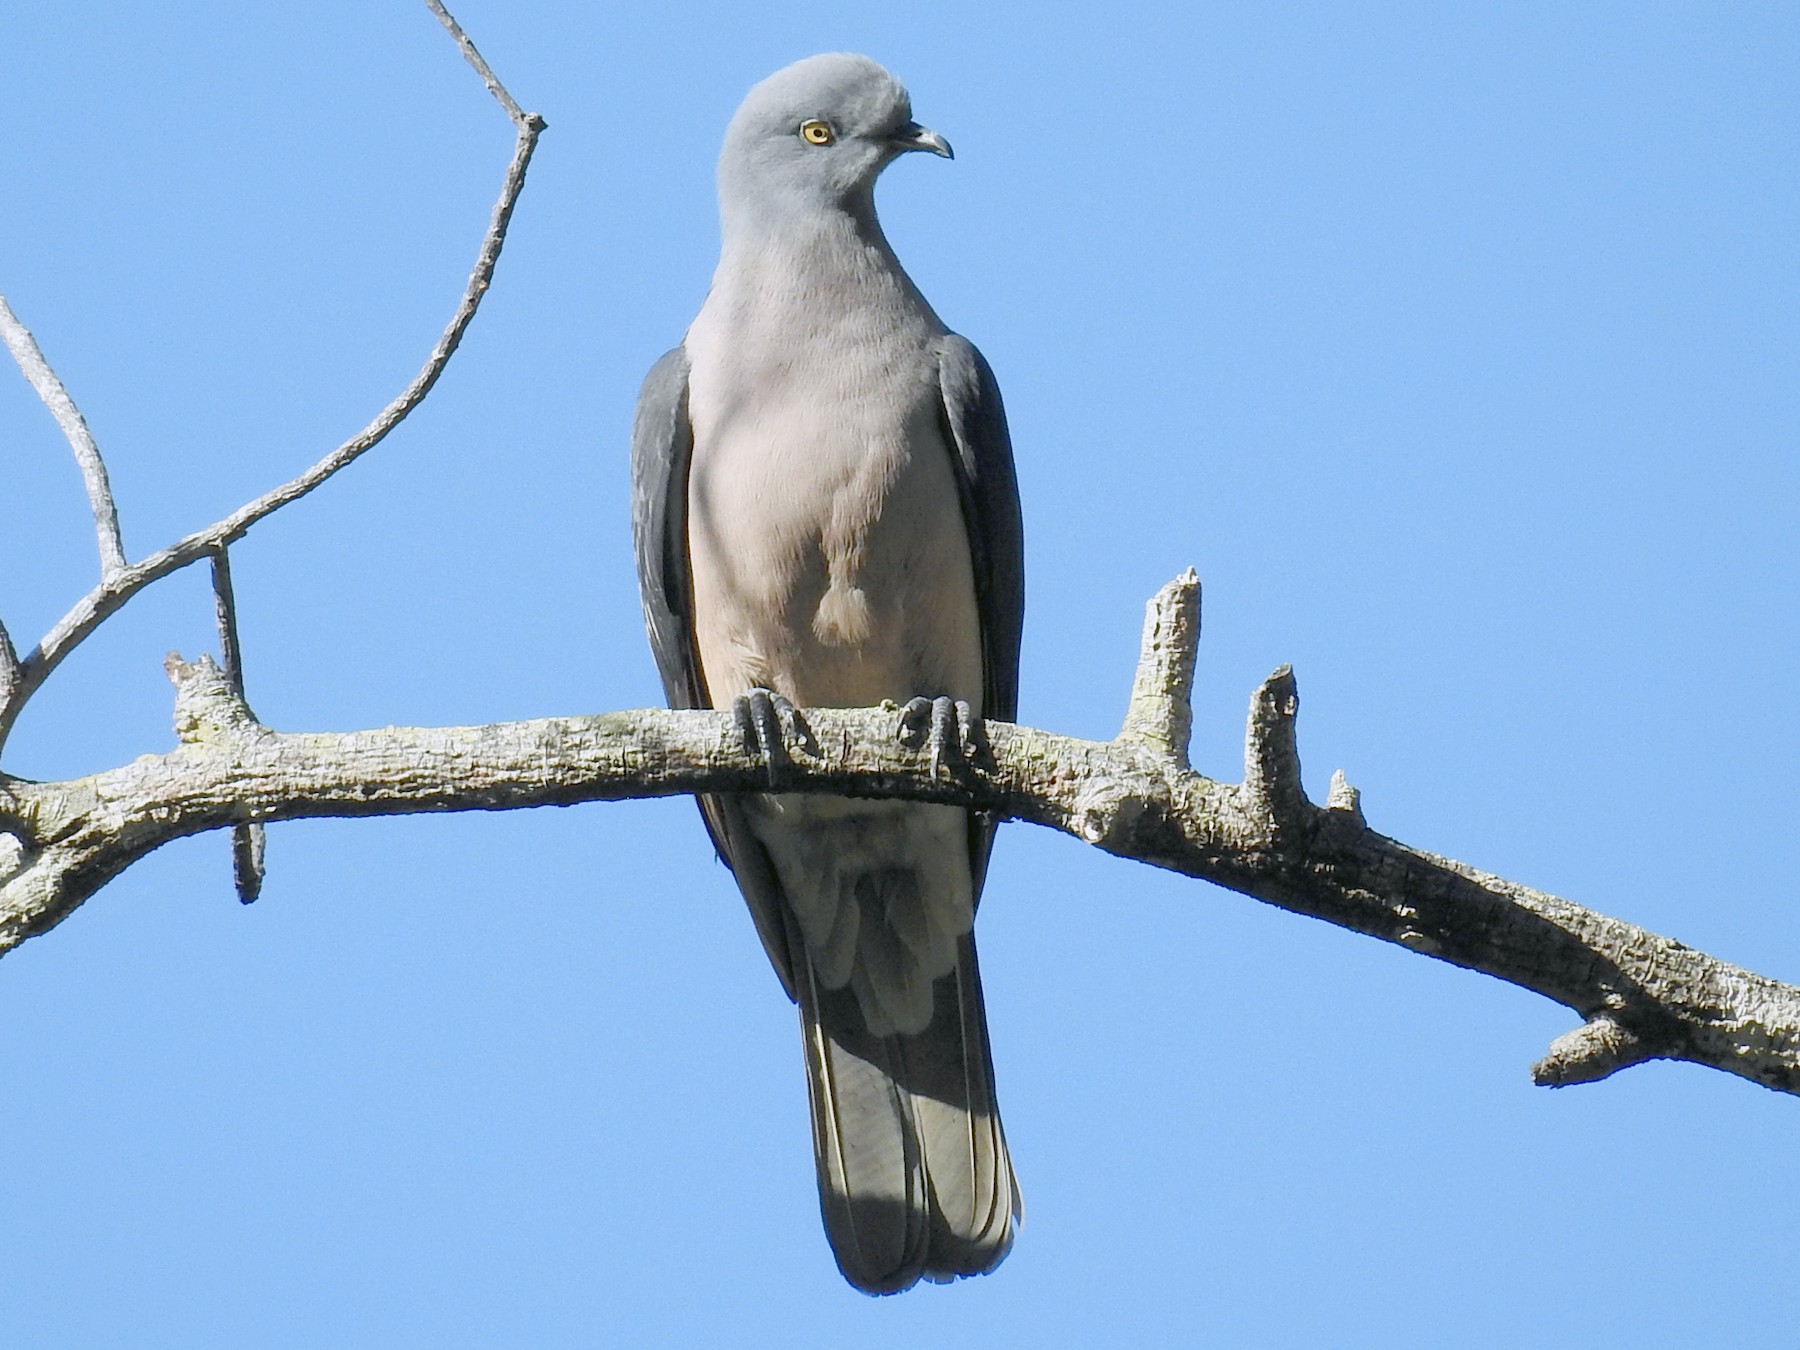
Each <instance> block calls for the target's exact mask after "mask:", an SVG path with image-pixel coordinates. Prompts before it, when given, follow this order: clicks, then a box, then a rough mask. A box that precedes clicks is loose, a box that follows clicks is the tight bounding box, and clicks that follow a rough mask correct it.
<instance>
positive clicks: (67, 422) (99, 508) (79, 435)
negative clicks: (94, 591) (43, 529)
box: [0, 295, 125, 579]
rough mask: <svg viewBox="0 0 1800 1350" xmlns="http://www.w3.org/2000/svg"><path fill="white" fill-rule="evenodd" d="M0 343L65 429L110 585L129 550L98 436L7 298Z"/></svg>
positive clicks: (0, 303) (0, 312)
mask: <svg viewBox="0 0 1800 1350" xmlns="http://www.w3.org/2000/svg"><path fill="white" fill-rule="evenodd" d="M0 341H4V342H5V343H6V349H7V350H8V351H9V352H11V353H12V357H13V360H15V361H17V362H18V363H19V369H20V370H21V371H22V372H24V375H25V378H26V379H27V380H29V381H30V382H31V387H32V388H33V389H35V390H37V396H38V398H40V399H41V400H43V404H44V406H45V407H46V408H48V409H49V410H50V415H51V416H52V417H54V418H55V419H56V425H57V426H59V427H61V428H62V434H63V439H65V440H66V441H68V443H69V449H71V450H73V451H74V452H75V463H76V465H77V466H78V467H79V468H80V469H81V481H82V482H83V483H84V484H85V485H86V487H87V496H88V506H89V507H90V508H91V509H92V510H93V513H94V533H95V535H96V536H97V539H98V542H99V545H100V575H101V577H102V578H105V579H110V578H112V577H113V576H115V575H117V574H118V573H119V572H120V571H121V570H122V569H123V568H124V566H125V544H124V542H123V540H122V539H121V538H120V536H119V509H118V507H117V506H115V505H114V504H113V495H112V484H111V483H110V482H108V481H107V477H106V461H105V460H103V459H101V458H100V447H99V446H98V445H97V444H95V442H94V433H93V432H91V431H89V430H88V424H87V418H85V417H83V416H82V415H81V409H80V408H78V407H76V406H75V400H74V399H72V398H70V397H69V391H68V390H67V389H66V388H64V387H63V382H62V381H61V380H59V379H57V378H56V372H55V371H54V370H52V369H50V363H49V361H47V360H45V359H44V353H43V350H42V349H41V348H40V347H39V346H38V345H37V339H36V338H34V337H32V336H31V330H30V329H28V328H26V327H25V325H24V324H22V323H20V322H19V317H18V315H16V314H14V313H13V312H12V306H10V305H8V304H7V303H6V297H5V296H3V295H0Z"/></svg>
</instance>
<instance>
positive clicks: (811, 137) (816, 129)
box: [800, 121, 837, 145]
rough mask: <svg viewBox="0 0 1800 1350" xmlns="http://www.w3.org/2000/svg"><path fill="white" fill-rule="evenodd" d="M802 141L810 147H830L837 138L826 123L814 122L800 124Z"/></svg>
mask: <svg viewBox="0 0 1800 1350" xmlns="http://www.w3.org/2000/svg"><path fill="white" fill-rule="evenodd" d="M800 139H801V140H803V141H805V142H807V144H809V145H830V144H831V143H832V142H833V141H835V140H836V139H837V137H836V136H834V135H832V134H831V128H830V127H828V126H827V125H825V123H823V122H819V121H812V122H802V123H801V124H800Z"/></svg>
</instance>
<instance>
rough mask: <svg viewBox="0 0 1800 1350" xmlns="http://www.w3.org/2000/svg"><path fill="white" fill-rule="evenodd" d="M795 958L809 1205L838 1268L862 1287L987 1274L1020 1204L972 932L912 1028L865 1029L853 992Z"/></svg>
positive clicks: (880, 1290) (1002, 1253) (878, 1289)
mask: <svg viewBox="0 0 1800 1350" xmlns="http://www.w3.org/2000/svg"><path fill="white" fill-rule="evenodd" d="M798 945H799V944H796V946H798ZM800 965H801V966H802V967H803V969H802V970H801V971H799V972H797V974H798V975H799V978H798V979H796V981H795V983H796V984H797V985H798V986H799V988H798V989H797V990H796V993H797V994H798V996H799V998H798V1001H799V1004H800V1028H801V1035H802V1038H803V1040H804V1042H805V1051H806V1084H807V1092H808V1095H809V1097H810V1098H811V1101H812V1126H813V1155H814V1158H815V1159H816V1161H817V1163H818V1169H819V1205H820V1208H821V1210H822V1211H823V1212H824V1216H825V1232H826V1235H827V1236H828V1237H829V1238H830V1240H831V1248H832V1252H833V1253H834V1254H835V1255H836V1257H837V1263H838V1269H840V1270H841V1271H843V1273H844V1278H845V1279H847V1280H849V1281H850V1283H851V1284H853V1285H855V1286H856V1287H857V1288H858V1289H861V1290H863V1291H864V1292H865V1293H870V1294H892V1293H897V1292H899V1291H900V1290H902V1289H906V1288H909V1287H911V1286H912V1285H913V1284H914V1283H915V1282H917V1281H918V1280H919V1279H920V1278H921V1277H923V1278H924V1279H927V1280H934V1281H947V1280H952V1279H955V1278H956V1277H958V1276H961V1275H981V1274H985V1273H986V1272H988V1271H990V1270H992V1269H993V1268H994V1267H995V1266H997V1265H999V1264H1000V1262H1001V1261H1002V1260H1004V1259H1005V1257H1006V1253H1007V1252H1008V1250H1010V1249H1011V1247H1012V1240H1013V1230H1014V1228H1015V1227H1016V1225H1017V1223H1018V1220H1019V1217H1020V1214H1021V1207H1020V1200H1019V1188H1018V1183H1017V1182H1016V1181H1015V1180H1014V1178H1013V1170H1012V1162H1011V1160H1010V1159H1009V1158H1008V1156H1007V1152H1006V1137H1005V1135H1004V1134H1003V1133H1002V1131H1001V1128H1000V1113H999V1110H998V1108H997V1106H996V1105H995V1102H994V1068H993V1061H992V1058H991V1056H990V1055H989V1053H988V1038H987V1017H986V1014H985V1012H984V1011H983V1008H982V1003H981V973H980V971H979V969H978V968H977V966H976V963H975V940H974V937H973V935H968V936H965V937H964V938H963V939H962V946H961V950H960V952H959V955H958V960H957V966H956V969H955V970H954V971H952V972H951V973H950V974H948V975H945V976H944V977H943V978H941V979H940V980H938V981H937V983H936V985H935V987H934V988H933V990H932V994H933V1012H932V1020H931V1022H930V1024H929V1025H928V1026H926V1028H925V1030H924V1031H922V1032H920V1033H918V1034H917V1035H910V1036H909V1035H894V1036H883V1037H877V1036H872V1035H870V1034H869V1032H868V1031H867V1030H866V1028H865V1025H864V1022H863V1017H862V1013H861V1010H860V1009H859V1007H858V1005H857V1000H856V996H855V995H854V994H853V993H851V991H850V990H849V989H848V988H844V989H837V990H832V989H826V988H823V987H822V986H820V985H819V983H818V981H817V980H816V979H815V978H814V976H813V970H812V963H811V961H810V960H808V959H806V958H805V957H804V956H803V955H802V956H801V958H800Z"/></svg>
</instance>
